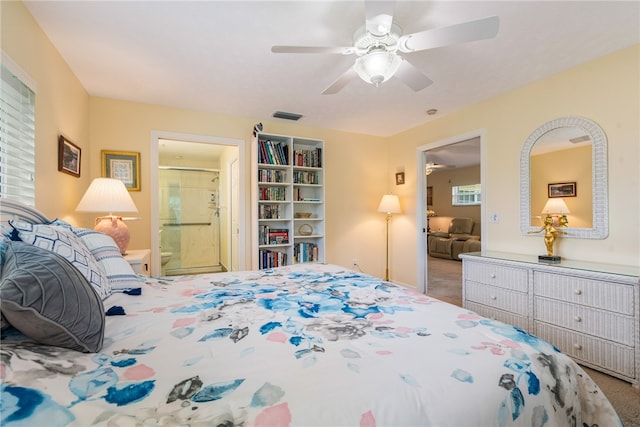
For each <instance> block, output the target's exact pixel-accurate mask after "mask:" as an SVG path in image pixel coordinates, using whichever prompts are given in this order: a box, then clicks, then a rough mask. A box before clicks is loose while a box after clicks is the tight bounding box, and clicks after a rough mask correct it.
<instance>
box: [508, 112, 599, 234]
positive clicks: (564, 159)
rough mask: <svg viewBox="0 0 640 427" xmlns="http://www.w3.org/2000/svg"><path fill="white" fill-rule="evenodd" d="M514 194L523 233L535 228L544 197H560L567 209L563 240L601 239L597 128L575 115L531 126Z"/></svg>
mask: <svg viewBox="0 0 640 427" xmlns="http://www.w3.org/2000/svg"><path fill="white" fill-rule="evenodd" d="M549 184H554V185H552V186H550V185H549ZM520 192H521V194H520V229H521V231H522V233H523V234H527V233H528V232H529V231H532V230H536V229H538V228H539V227H540V224H541V218H542V210H543V207H544V205H545V203H546V202H547V200H548V199H549V197H551V198H553V197H562V198H563V200H564V201H565V203H566V205H567V207H568V209H569V211H570V214H568V215H567V216H568V219H569V227H568V228H566V230H567V232H568V235H567V236H568V237H579V238H589V239H604V238H605V237H607V235H608V232H609V231H608V230H609V217H608V199H607V141H606V137H605V134H604V132H603V131H602V129H601V128H600V127H599V126H598V125H597V124H596V123H594V122H593V121H591V120H588V119H584V118H580V117H561V118H558V119H554V120H551V121H549V122H547V123H545V124H543V125H542V126H540V127H539V128H537V129H536V130H535V131H534V132H532V133H531V135H529V137H528V138H527V140H526V141H525V144H524V146H523V148H522V153H521V156H520Z"/></svg>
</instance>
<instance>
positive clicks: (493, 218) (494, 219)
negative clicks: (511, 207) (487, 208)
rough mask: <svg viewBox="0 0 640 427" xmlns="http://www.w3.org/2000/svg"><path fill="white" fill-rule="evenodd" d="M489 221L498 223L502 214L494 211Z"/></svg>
mask: <svg viewBox="0 0 640 427" xmlns="http://www.w3.org/2000/svg"><path fill="white" fill-rule="evenodd" d="M489 222H490V223H492V224H497V223H499V222H500V214H499V213H497V212H494V213H492V214H491V215H489Z"/></svg>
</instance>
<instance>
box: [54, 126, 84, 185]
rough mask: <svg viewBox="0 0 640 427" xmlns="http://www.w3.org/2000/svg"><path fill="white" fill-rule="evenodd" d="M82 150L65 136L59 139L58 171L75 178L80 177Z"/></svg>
mask: <svg viewBox="0 0 640 427" xmlns="http://www.w3.org/2000/svg"><path fill="white" fill-rule="evenodd" d="M81 155H82V150H81V149H80V147H78V146H77V145H76V144H74V143H73V142H71V141H69V140H68V139H67V138H65V137H64V136H62V135H60V136H59V137H58V170H59V171H60V172H64V173H68V174H69V175H73V176H75V177H79V176H80V160H81Z"/></svg>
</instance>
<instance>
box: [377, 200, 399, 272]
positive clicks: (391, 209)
mask: <svg viewBox="0 0 640 427" xmlns="http://www.w3.org/2000/svg"><path fill="white" fill-rule="evenodd" d="M378 212H383V213H386V214H387V218H386V219H387V252H386V257H385V260H386V268H385V270H384V280H387V281H388V280H389V220H391V214H394V213H400V212H402V211H401V210H400V200H399V199H398V196H396V195H395V194H385V195H384V196H382V200H380V204H379V205H378Z"/></svg>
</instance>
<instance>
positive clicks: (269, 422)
mask: <svg viewBox="0 0 640 427" xmlns="http://www.w3.org/2000/svg"><path fill="white" fill-rule="evenodd" d="M290 425H291V412H290V411H289V405H287V403H286V402H285V403H281V404H279V405H276V406H272V407H271V408H267V409H265V410H264V411H262V412H261V413H260V414H258V416H257V417H256V419H255V421H254V422H253V424H251V426H252V427H272V426H282V427H285V426H290Z"/></svg>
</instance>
